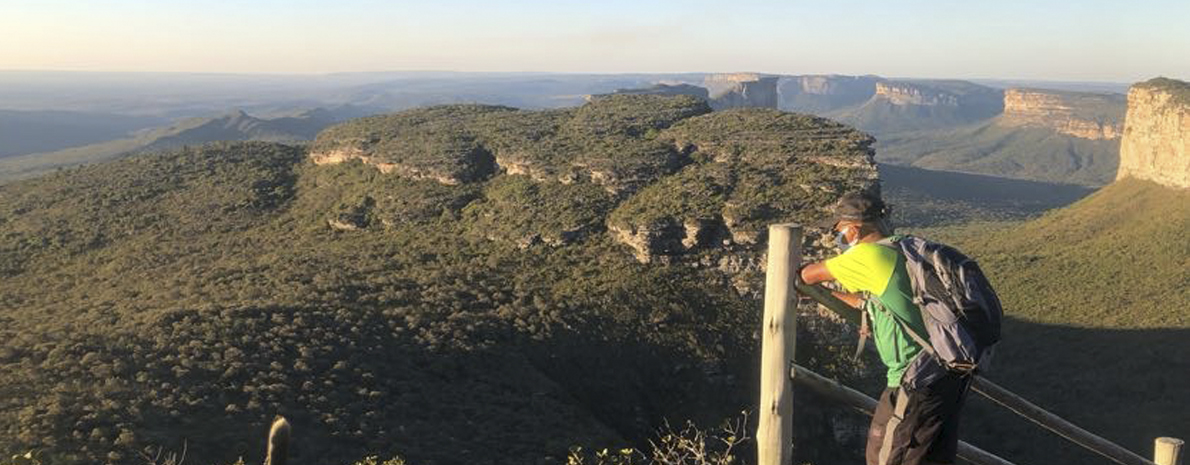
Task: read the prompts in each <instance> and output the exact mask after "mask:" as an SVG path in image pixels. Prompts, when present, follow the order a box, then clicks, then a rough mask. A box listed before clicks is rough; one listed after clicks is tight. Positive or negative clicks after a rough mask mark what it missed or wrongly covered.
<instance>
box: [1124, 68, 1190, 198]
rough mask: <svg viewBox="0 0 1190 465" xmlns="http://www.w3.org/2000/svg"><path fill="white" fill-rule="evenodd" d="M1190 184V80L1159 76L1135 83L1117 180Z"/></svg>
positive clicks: (1172, 185) (1126, 120)
mask: <svg viewBox="0 0 1190 465" xmlns="http://www.w3.org/2000/svg"><path fill="white" fill-rule="evenodd" d="M1127 177H1133V178H1138V179H1147V180H1150V181H1154V182H1157V183H1159V184H1163V185H1166V186H1171V187H1181V188H1187V187H1190V83H1186V82H1183V81H1177V80H1173V79H1165V78H1157V79H1153V80H1149V81H1146V82H1143V83H1140V84H1136V85H1134V86H1132V88H1131V89H1129V91H1128V114H1127V116H1126V117H1125V119H1124V137H1123V140H1122V141H1121V142H1120V169H1119V172H1118V174H1117V177H1116V178H1117V179H1122V178H1127Z"/></svg>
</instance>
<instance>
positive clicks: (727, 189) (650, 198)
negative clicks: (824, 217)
mask: <svg viewBox="0 0 1190 465" xmlns="http://www.w3.org/2000/svg"><path fill="white" fill-rule="evenodd" d="M660 138H661V139H663V140H667V141H672V142H671V143H672V144H673V145H674V146H676V147H680V148H681V150H682V152H683V153H686V154H688V156H689V157H690V159H691V161H692V163H691V164H690V165H687V166H686V167H684V168H682V169H681V170H680V171H679V172H678V173H676V174H675V175H673V176H669V177H667V178H665V179H662V180H661V181H660V182H657V183H655V184H653V185H650V186H649V187H647V188H645V189H643V190H641V191H640V193H638V194H637V195H635V196H633V197H631V198H629V199H628V200H626V201H625V202H623V203H622V204H620V206H619V207H618V208H617V209H616V211H615V212H613V213H612V216H611V219H610V224H611V225H613V226H615V227H618V228H621V229H631V230H635V229H642V228H643V229H655V228H657V227H661V228H667V227H668V228H673V227H676V225H680V224H683V223H686V222H689V221H712V222H719V223H726V226H727V227H728V228H729V229H731V230H732V232H733V235H736V236H737V237H738V236H739V235H740V233H743V234H744V235H748V236H753V235H755V234H757V232H758V231H761V230H763V229H764V226H765V225H766V224H767V223H769V222H771V221H773V220H774V219H776V218H787V219H789V220H791V221H802V222H808V221H812V220H813V218H816V217H817V216H820V215H821V213H820V212H819V211H818V210H816V207H815V206H817V205H829V204H830V203H831V202H833V201H834V200H835V197H834V196H835V195H836V194H835V193H837V192H840V190H841V189H845V188H846V186H851V188H857V187H862V186H864V185H865V184H867V183H869V182H871V181H873V180H874V178H875V174H876V173H875V172H874V171H873V170H872V166H871V165H870V163H869V162H868V161H867V159H866V154H867V153H869V149H868V145H869V144H871V142H872V140H871V138H869V137H868V136H866V135H864V134H862V133H859V132H857V131H855V130H853V129H850V128H848V127H846V126H843V125H840V124H838V123H835V122H832V121H829V120H826V119H823V118H817V117H813V116H808V115H797V114H791V113H783V112H779V111H776V110H761V109H751V110H729V111H722V112H716V113H713V114H709V115H705V116H700V117H696V118H690V119H688V120H685V121H682V122H680V123H678V124H676V125H674V126H672V127H671V128H669V129H667V130H665V131H663V132H662V133H661V135H660Z"/></svg>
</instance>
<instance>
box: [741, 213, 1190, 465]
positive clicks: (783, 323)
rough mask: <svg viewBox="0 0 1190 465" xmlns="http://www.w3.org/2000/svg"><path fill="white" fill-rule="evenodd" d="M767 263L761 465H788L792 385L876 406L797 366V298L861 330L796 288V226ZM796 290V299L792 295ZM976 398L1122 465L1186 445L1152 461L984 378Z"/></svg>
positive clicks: (778, 235) (1159, 464)
mask: <svg viewBox="0 0 1190 465" xmlns="http://www.w3.org/2000/svg"><path fill="white" fill-rule="evenodd" d="M768 237H769V246H768V262H767V266H768V268H767V269H766V271H765V273H766V277H765V299H764V318H763V321H762V324H763V326H764V327H763V331H762V335H763V336H762V337H763V341H762V348H761V377H760V408H759V409H758V413H759V421H760V423H759V427H758V430H757V435H756V445H757V464H758V465H788V464H790V463H791V462H792V455H793V441H792V438H793V403H792V400H793V388H792V384H791V383H790V382H789V381H790V380H793V381H794V382H795V383H797V384H799V385H804V386H807V387H809V388H811V389H812V390H814V391H815V392H818V393H819V394H821V395H823V396H825V397H827V398H830V399H834V400H837V401H839V402H842V403H844V404H846V405H848V406H850V407H852V408H855V409H857V410H860V411H861V412H865V413H868V414H871V412H872V410H874V409H875V404H876V401H875V400H873V399H872V398H870V397H868V396H866V395H864V394H862V393H860V392H858V391H855V390H854V389H851V388H848V387H846V386H843V385H841V384H839V383H837V382H834V381H831V380H828V379H826V378H824V377H822V376H820V375H818V374H816V373H814V372H812V371H810V370H807V369H806V368H804V367H801V366H798V365H796V364H795V363H794V360H795V357H794V355H795V354H794V350H793V348H794V345H795V343H796V338H797V334H796V332H797V321H796V318H795V315H796V310H797V294H801V295H804V296H806V297H809V298H811V299H813V300H814V301H816V302H818V303H819V304H821V305H822V306H823V307H826V308H827V309H829V310H831V311H833V312H835V313H837V314H838V315H839V316H840V317H842V318H843V319H844V320H846V321H849V322H852V323H856V322H858V321H859V318H860V310H858V309H856V308H854V307H851V306H850V305H847V304H846V303H844V302H842V301H840V300H839V299H837V298H835V297H834V296H833V295H832V294H831V292H830V291H829V290H827V289H825V288H822V287H818V286H807V285H804V284H802V283H800V281H799V280H798V277H797V276H796V275H797V270H798V268H800V265H801V244H802V229H801V227H800V226H798V225H795V224H778V225H772V226H770V227H769V235H768ZM794 290H796V292H793V291H794ZM972 390H974V391H975V392H977V393H979V394H980V395H982V396H984V397H986V398H988V399H990V400H992V401H993V402H995V403H996V404H999V405H1001V406H1004V407H1006V408H1007V409H1009V410H1010V411H1012V412H1014V413H1016V414H1017V415H1019V416H1022V417H1024V418H1026V419H1028V420H1030V421H1032V422H1034V423H1037V424H1038V425H1040V426H1042V427H1044V428H1046V429H1048V430H1050V431H1052V432H1054V433H1055V434H1057V435H1059V436H1061V437H1062V438H1064V439H1067V440H1069V441H1071V442H1073V443H1075V444H1078V445H1080V446H1082V447H1084V448H1086V449H1088V450H1090V451H1092V452H1095V453H1097V454H1099V455H1101V456H1103V457H1106V458H1108V459H1110V460H1111V461H1113V462H1116V463H1119V464H1121V465H1179V463H1180V452H1181V448H1182V445H1183V442H1182V441H1181V440H1179V439H1174V438H1157V439H1156V441H1155V446H1154V460H1153V461H1149V460H1148V459H1145V458H1144V457H1141V456H1140V455H1138V454H1136V453H1134V452H1132V451H1129V450H1127V449H1125V448H1123V447H1120V446H1119V445H1117V444H1115V443H1113V442H1111V441H1108V440H1106V439H1104V438H1102V437H1099V436H1097V435H1095V434H1092V433H1090V432H1088V431H1087V430H1084V429H1082V428H1079V427H1078V426H1076V425H1074V424H1073V423H1070V422H1069V421H1066V420H1064V419H1062V418H1061V417H1058V416H1057V415H1054V414H1053V413H1050V412H1047V411H1046V410H1045V409H1042V408H1041V407H1038V406H1037V405H1035V404H1033V403H1032V402H1029V401H1028V400H1025V399H1024V398H1022V397H1020V396H1018V395H1016V394H1013V393H1012V392H1011V391H1009V390H1007V389H1004V388H1002V387H1000V386H998V385H996V384H995V383H993V382H991V381H989V380H987V379H986V378H983V377H980V376H976V377H975V379H974V382H973V383H972ZM959 456H960V457H961V458H963V459H964V460H967V461H969V462H971V463H974V464H976V465H1009V464H1011V463H1012V462H1009V461H1007V460H1004V459H1002V458H1000V457H997V456H995V455H993V454H990V453H988V452H985V451H983V450H981V449H979V448H977V447H975V446H972V445H970V444H966V443H961V444H960V449H959Z"/></svg>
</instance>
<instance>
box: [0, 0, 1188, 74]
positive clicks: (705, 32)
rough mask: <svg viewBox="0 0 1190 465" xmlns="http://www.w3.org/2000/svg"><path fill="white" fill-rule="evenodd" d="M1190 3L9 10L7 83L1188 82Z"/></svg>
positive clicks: (40, 1)
mask: <svg viewBox="0 0 1190 465" xmlns="http://www.w3.org/2000/svg"><path fill="white" fill-rule="evenodd" d="M1187 19H1190V2H1186V1H1165V0H1142V1H1131V2H1123V1H1121V2H1115V3H1108V2H1101V1H1077V2H1074V1H1050V0H1035V1H1017V0H1007V1H1004V0H1001V1H995V2H967V1H946V2H944V1H912V0H909V1H895V2H890V1H881V2H878V1H859V0H837V1H814V2H805V1H799V0H785V1H752V0H735V1H731V2H727V1H719V2H710V1H684V2H662V1H652V2H650V1H631V2H630V1H620V0H603V1H590V0H584V1H571V0H555V1H550V2H545V1H534V2H530V1H505V2H497V1H473V0H436V1H377V0H336V1H312V0H287V1H281V0H256V1H252V0H238V1H230V0H206V1H201V2H199V1H181V0H156V1H151V2H147V1H137V2H134V1H128V0H117V1H102V0H92V1H79V0H0V31H3V39H2V40H0V69H4V70H13V69H39V70H51V69H52V70H95V71H187V72H249V73H256V72H263V73H323V72H343V71H382V70H424V69H434V70H457V71H559V72H605V73H614V72H683V71H719V72H726V71H761V72H772V73H791V74H800V73H841V74H865V73H870V74H880V75H885V76H905V77H910V76H912V77H956V78H1015V79H1053V80H1086V81H1137V80H1142V79H1147V78H1149V77H1152V76H1156V75H1166V76H1170V77H1180V78H1183V79H1186V78H1190V26H1187V25H1186V24H1185V22H1186V20H1187Z"/></svg>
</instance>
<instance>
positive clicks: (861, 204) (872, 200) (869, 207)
mask: <svg viewBox="0 0 1190 465" xmlns="http://www.w3.org/2000/svg"><path fill="white" fill-rule="evenodd" d="M887 212H888V207H887V206H886V205H885V204H884V201H883V200H880V197H877V196H876V195H875V194H873V193H871V192H868V191H853V192H848V193H846V194H843V197H841V198H839V202H838V203H836V204H835V207H834V212H833V213H832V214H831V216H828V217H826V218H825V219H823V220H822V221H821V222H819V223H818V224H817V225H815V226H817V227H819V228H834V227H835V225H836V224H838V223H839V222H840V221H844V220H847V221H859V222H865V223H866V222H872V221H876V220H880V219H883V218H884V217H885V215H886V214H887Z"/></svg>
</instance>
